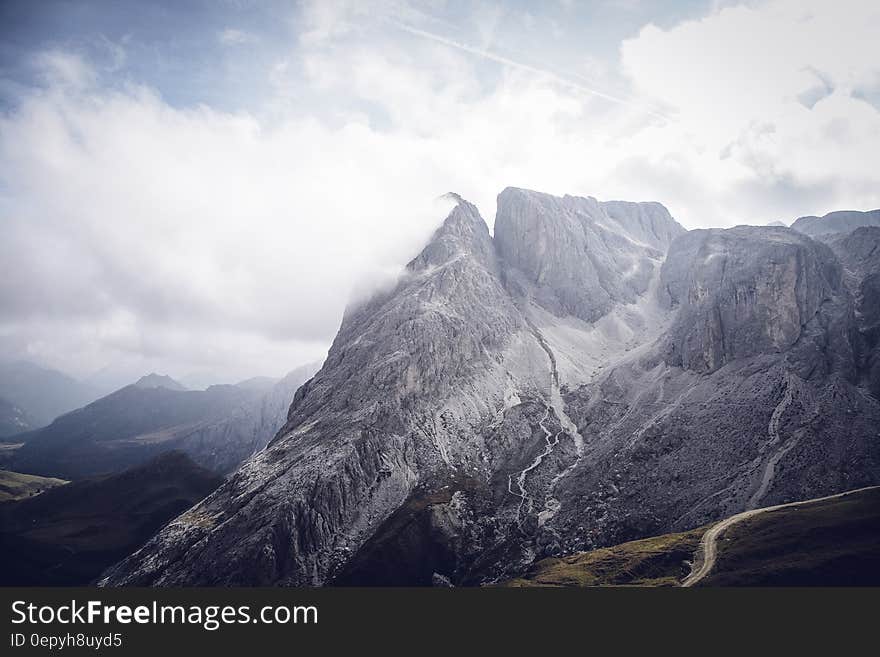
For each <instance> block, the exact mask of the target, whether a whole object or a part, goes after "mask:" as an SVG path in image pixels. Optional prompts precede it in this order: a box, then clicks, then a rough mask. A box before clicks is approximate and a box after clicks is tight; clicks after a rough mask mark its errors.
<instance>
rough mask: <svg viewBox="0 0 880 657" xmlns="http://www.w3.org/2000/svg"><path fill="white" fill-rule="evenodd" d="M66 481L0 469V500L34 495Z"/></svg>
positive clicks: (6, 500)
mask: <svg viewBox="0 0 880 657" xmlns="http://www.w3.org/2000/svg"><path fill="white" fill-rule="evenodd" d="M66 483H67V482H66V481H64V479H55V478H53V477H38V476H36V475H29V474H22V473H21V472H11V471H10V470H0V502H8V501H9V500H20V499H24V498H26V497H33V496H34V495H38V494H40V493H42V492H43V491H44V490H48V489H50V488H54V487H55V486H61V485H62V484H66Z"/></svg>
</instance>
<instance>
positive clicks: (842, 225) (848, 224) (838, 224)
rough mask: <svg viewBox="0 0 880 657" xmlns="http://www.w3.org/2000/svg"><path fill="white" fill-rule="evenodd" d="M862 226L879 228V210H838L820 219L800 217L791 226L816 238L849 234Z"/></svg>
mask: <svg viewBox="0 0 880 657" xmlns="http://www.w3.org/2000/svg"><path fill="white" fill-rule="evenodd" d="M863 226H880V210H871V211H870V212H858V211H856V210H840V211H838V212H829V213H828V214H826V215H824V216H822V217H813V216H810V217H801V218H799V219H797V220H796V221H795V222H794V223H793V224H792V225H791V227H792V228H793V229H794V230H797V231H800V232H801V233H804V234H805V235H809V236H810V237H816V238H824V237H825V236H828V235H831V234H833V233H849V232H851V231H853V230H855V229H856V228H861V227H863Z"/></svg>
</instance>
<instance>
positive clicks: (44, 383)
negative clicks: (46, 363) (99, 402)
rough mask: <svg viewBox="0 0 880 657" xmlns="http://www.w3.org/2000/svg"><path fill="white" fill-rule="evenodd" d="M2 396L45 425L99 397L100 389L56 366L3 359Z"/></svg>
mask: <svg viewBox="0 0 880 657" xmlns="http://www.w3.org/2000/svg"><path fill="white" fill-rule="evenodd" d="M0 397H2V398H4V399H6V400H7V401H9V402H10V403H12V404H14V405H15V406H17V407H18V408H20V409H21V410H22V411H23V412H24V413H26V414H27V416H28V417H30V418H31V421H32V426H35V427H43V426H46V425H47V424H49V423H50V422H52V420H54V419H55V418H56V417H58V416H60V415H63V414H64V413H67V412H69V411H72V410H74V409H76V408H80V407H81V406H85V405H86V404H88V403H89V402H91V401H93V400H95V399H97V398H98V397H100V393H99V392H98V391H97V390H96V389H94V388H93V387H91V386H89V385H87V384H84V383H81V382H79V381H76V380H74V379H72V378H70V377H69V376H67V375H66V374H62V373H61V372H58V371H56V370H49V369H44V368H42V367H38V366H37V365H34V364H33V363H28V362H25V361H16V362H4V363H0Z"/></svg>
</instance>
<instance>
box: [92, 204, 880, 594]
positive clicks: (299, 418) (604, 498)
mask: <svg viewBox="0 0 880 657" xmlns="http://www.w3.org/2000/svg"><path fill="white" fill-rule="evenodd" d="M502 196H503V197H504V198H503V199H502V198H501V197H502ZM660 207H662V206H659V205H657V206H654V205H648V206H647V207H646V206H645V205H642V204H632V205H630V204H621V203H619V202H618V203H615V204H613V205H611V206H604V205H602V204H600V203H599V202H598V201H596V200H595V199H588V198H574V197H550V196H549V195H541V194H539V193H537V192H535V193H526V192H525V191H524V190H515V189H514V190H505V191H504V192H502V194H501V195H500V196H499V215H498V216H497V217H496V222H495V235H494V236H490V234H489V232H488V227H487V226H486V224H485V221H483V220H482V218H481V217H480V215H479V213H478V211H477V210H476V208H475V207H474V206H473V205H471V204H470V203H468V202H466V201H464V200H460V201H459V202H458V203H457V204H456V206H455V207H454V208H453V209H452V211H451V212H450V213H449V215H448V216H447V217H446V219H445V220H444V222H443V223H442V225H441V226H440V227H439V228H438V229H437V231H436V232H435V233H434V235H433V237H432V238H431V240H430V241H429V242H428V244H427V245H426V246H425V247H424V249H423V250H422V252H421V253H420V254H419V255H418V256H416V257H415V258H414V259H413V260H412V261H411V262H410V263H409V264H408V265H407V267H406V270H405V272H404V274H403V276H402V277H401V278H400V280H399V281H398V282H397V284H396V285H395V286H394V287H393V288H391V289H388V290H385V291H383V292H381V293H379V294H377V295H375V296H374V297H373V298H371V299H368V300H366V301H363V302H361V303H359V304H357V305H356V306H353V307H350V308H349V309H347V311H346V313H345V316H344V318H343V321H342V325H341V327H340V330H339V332H338V334H337V336H336V338H335V339H334V342H333V344H332V346H331V348H330V351H329V353H328V357H327V359H326V361H325V363H324V365H323V367H322V368H321V370H320V371H319V372H318V373H317V374H316V375H315V376H314V377H313V378H312V379H310V380H309V381H308V382H307V383H306V384H305V385H303V386H302V387H301V388H300V389H299V390H298V391H297V393H296V396H295V397H294V400H293V403H292V404H291V406H290V410H289V412H288V421H287V423H286V424H285V426H284V427H283V428H282V429H281V430H280V431H279V432H278V434H277V435H276V436H275V438H274V439H273V440H272V442H271V443H270V444H269V445H268V447H267V449H266V450H263V451H261V452H259V453H258V454H255V455H254V456H253V457H251V458H250V459H249V460H248V461H246V462H245V463H244V464H243V465H242V466H241V467H240V468H239V469H238V470H237V471H236V472H235V473H233V474H232V475H231V476H230V478H229V479H228V480H227V481H226V482H225V483H224V484H223V485H222V486H221V487H220V488H219V489H218V490H217V491H215V492H214V493H213V494H212V495H211V496H209V497H208V498H206V499H205V500H203V501H202V502H200V503H199V504H197V505H196V506H194V507H193V508H192V509H190V510H189V511H187V512H186V513H184V514H183V515H181V516H180V517H178V518H177V519H176V520H174V521H173V522H172V523H170V524H169V525H168V526H167V527H166V528H165V529H164V530H163V531H162V532H160V533H159V534H158V535H157V536H156V537H154V538H153V539H152V540H151V541H150V542H149V543H147V545H145V546H144V547H143V548H142V549H141V550H140V551H138V552H137V553H135V554H133V555H131V556H129V557H128V558H127V559H126V560H124V561H122V562H121V563H119V564H117V565H115V566H114V567H112V568H110V569H108V571H107V572H106V573H105V574H104V576H103V578H102V580H101V584H102V585H160V586H167V585H240V584H248V585H255V584H256V585H297V586H303V585H321V584H324V583H327V582H330V581H333V580H334V577H336V576H337V575H340V574H341V573H343V572H344V573H345V576H346V578H347V579H348V580H349V581H362V580H363V578H364V576H365V575H368V573H367V572H365V571H363V570H360V571H359V570H358V568H361V569H363V568H368V567H375V566H376V564H381V563H395V564H396V567H397V568H398V569H399V570H400V571H401V572H407V573H409V575H408V577H411V578H412V580H411V581H413V582H419V583H425V582H428V581H433V573H435V572H436V573H438V574H439V575H441V576H442V578H445V579H446V580H448V581H451V582H452V583H455V584H479V583H487V582H493V581H497V580H499V579H503V578H506V577H510V576H512V575H514V574H516V573H519V572H522V571H523V570H524V569H525V568H527V567H528V565H529V564H531V563H532V562H534V561H535V559H537V558H540V557H542V556H552V555H554V554H563V553H568V552H572V551H578V550H583V549H588V548H590V547H596V546H600V545H608V544H613V543H615V542H622V541H624V540H629V539H631V538H638V537H641V536H646V535H651V534H656V533H660V532H661V531H662V530H667V531H668V530H672V529H676V528H688V527H694V526H699V525H700V524H704V523H705V522H708V521H711V520H713V519H715V518H717V517H720V516H722V515H723V514H725V513H728V514H730V513H729V512H731V511H734V510H741V509H743V508H745V507H747V506H748V505H750V504H757V503H765V502H772V501H777V500H783V499H786V498H791V497H795V496H801V498H803V497H807V496H809V494H810V493H816V492H835V491H834V489H836V488H842V487H844V486H848V487H850V488H854V487H856V485H858V484H869V483H874V482H876V481H877V480H878V479H880V447H878V443H877V441H876V440H873V439H869V438H870V437H872V436H873V433H872V431H871V429H870V427H871V426H872V425H876V423H878V422H880V405H878V403H877V400H876V399H875V398H873V397H871V396H870V395H867V396H865V395H864V394H863V390H862V389H860V388H858V387H857V386H858V378H857V377H858V373H857V370H858V368H857V367H856V365H855V360H854V359H855V356H854V354H855V349H854V348H853V342H852V335H853V332H852V328H853V327H852V323H851V320H852V317H853V314H852V313H853V311H852V308H853V299H852V296H851V293H850V292H849V288H848V287H847V286H846V285H844V284H843V282H842V278H841V271H840V266H839V263H838V261H837V256H835V254H834V253H833V252H832V251H831V249H829V248H828V247H826V246H824V245H821V244H818V243H816V242H815V241H813V240H811V239H810V238H808V237H802V236H800V234H799V233H796V232H793V231H790V230H789V229H785V228H757V227H738V228H735V229H728V230H727V231H714V232H712V231H709V232H703V233H699V232H697V233H696V234H695V235H692V233H693V231H692V233H688V232H686V231H684V229H683V228H681V227H680V226H678V224H677V223H675V222H674V220H673V219H672V218H671V217H670V216H668V213H663V212H662V211H661V210H660V209H659V208H660ZM612 214H613V215H614V216H611V215H612ZM611 225H613V226H614V227H615V228H614V229H613V230H612V229H610V228H609V226H611ZM646 227H648V228H650V230H646ZM661 227H662V228H663V230H659V229H658V228H661ZM646 239H647V240H648V241H647V242H646V241H645V240H646ZM667 249H674V250H675V253H676V254H677V255H676V256H675V262H670V259H669V258H668V257H667V256H666V250H667ZM572 253H574V254H578V253H589V257H588V258H586V259H585V261H583V262H582V261H581V259H578V258H573V257H572V256H571V254H572ZM615 277H616V278H615ZM572 281H578V283H575V284H572ZM581 287H588V288H589V289H591V290H593V291H595V292H596V294H595V295H594V294H589V295H584V294H582V293H581V291H580V290H579V288H581ZM731 309H733V310H731ZM728 312H729V313H732V314H726V313H728ZM731 331H732V332H731ZM740 332H744V334H743V335H744V336H745V337H743V338H741V340H740V341H739V342H737V338H736V334H739V333H740ZM684 355H686V356H684ZM731 400H735V403H731ZM817 454H818V455H819V456H818V457H817V456H816V455H817ZM782 464H785V465H786V466H787V467H785V468H783V467H782ZM405 509H407V511H406V514H405V515H404V516H402V517H401V516H400V513H401V512H402V510H405ZM395 518H396V519H395ZM378 536H381V537H382V540H381V541H377V540H371V539H374V537H378ZM413 544H416V545H418V546H420V547H419V549H418V550H416V551H415V553H412V552H411V551H410V552H408V551H407V550H405V549H403V548H402V546H404V545H413ZM367 549H368V550H369V551H370V556H369V558H366V557H364V558H361V556H359V555H362V554H363V553H362V552H361V551H362V550H367ZM367 564H372V566H368V565H367ZM374 583H375V582H374ZM395 583H398V584H399V583H406V582H400V581H397V580H395Z"/></svg>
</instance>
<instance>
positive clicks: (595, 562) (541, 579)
mask: <svg viewBox="0 0 880 657" xmlns="http://www.w3.org/2000/svg"><path fill="white" fill-rule="evenodd" d="M705 529H706V528H699V529H692V530H691V531H687V532H682V533H680V534H664V535H662V536H655V537H652V538H645V539H641V540H638V541H630V542H629V543H622V544H620V545H615V546H614V547H609V548H601V549H598V550H592V551H590V552H581V553H578V554H573V555H570V556H567V557H559V558H550V559H542V560H541V561H539V562H538V563H536V564H535V565H534V566H533V567H532V569H531V570H530V571H529V572H528V573H526V575H524V576H523V577H521V578H518V579H514V580H511V581H509V582H505V583H504V584H503V586H518V587H524V586H609V585H610V586H621V585H625V586H677V585H678V583H679V581H680V580H681V579H682V578H683V577H684V576H686V575H687V574H688V572H690V567H689V566H688V565H687V564H686V563H685V561H690V560H691V559H692V558H693V554H694V550H696V548H697V544H698V543H699V542H700V537H701V536H702V535H703V532H704V530H705Z"/></svg>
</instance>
